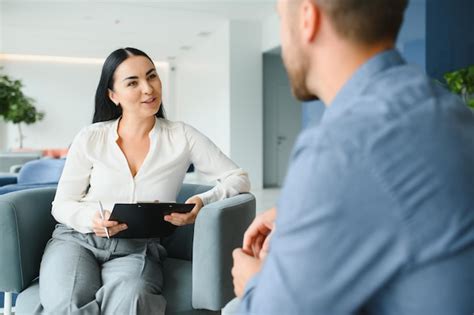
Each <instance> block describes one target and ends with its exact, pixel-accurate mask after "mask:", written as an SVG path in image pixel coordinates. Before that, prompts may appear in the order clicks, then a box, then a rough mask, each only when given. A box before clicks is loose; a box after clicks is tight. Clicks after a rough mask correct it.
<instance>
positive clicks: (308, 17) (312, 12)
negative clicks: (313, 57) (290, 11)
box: [299, 0, 320, 43]
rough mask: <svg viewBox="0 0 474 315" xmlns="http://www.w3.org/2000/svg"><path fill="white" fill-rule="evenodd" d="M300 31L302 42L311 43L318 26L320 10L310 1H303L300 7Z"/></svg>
mask: <svg viewBox="0 0 474 315" xmlns="http://www.w3.org/2000/svg"><path fill="white" fill-rule="evenodd" d="M299 11H300V28H301V29H300V30H301V35H302V37H303V38H302V39H303V41H304V42H306V43H307V42H312V41H313V40H314V38H315V37H316V34H317V33H318V30H319V25H320V9H319V7H318V6H317V4H316V3H314V1H312V0H303V1H302V3H301V6H300V10H299Z"/></svg>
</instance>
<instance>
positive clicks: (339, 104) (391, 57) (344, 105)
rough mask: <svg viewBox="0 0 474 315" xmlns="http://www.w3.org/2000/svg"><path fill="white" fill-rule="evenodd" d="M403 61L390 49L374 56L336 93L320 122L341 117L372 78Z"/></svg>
mask: <svg viewBox="0 0 474 315" xmlns="http://www.w3.org/2000/svg"><path fill="white" fill-rule="evenodd" d="M404 63H405V61H404V60H403V58H402V57H401V55H400V53H399V52H398V51H397V50H394V49H391V50H387V51H384V52H381V53H378V54H376V55H375V56H373V57H372V58H370V59H369V60H368V61H367V62H366V63H364V64H363V65H362V66H361V67H359V69H357V70H356V71H355V72H354V74H353V75H352V76H351V78H350V79H349V80H348V81H347V82H346V83H345V84H344V85H343V87H342V88H341V90H339V92H338V93H337V95H336V97H335V98H334V100H333V102H332V103H331V106H329V107H328V108H326V110H325V112H324V115H323V117H322V119H321V121H322V122H326V121H330V120H332V119H334V118H337V117H338V116H341V115H342V114H343V113H344V112H345V111H346V110H348V109H349V108H350V107H351V105H352V104H354V102H353V101H354V97H355V96H357V95H359V94H360V93H361V91H362V90H363V89H364V88H365V87H366V86H367V85H368V84H369V83H370V82H371V81H372V80H373V76H374V75H375V74H376V73H378V72H380V71H383V70H386V69H388V68H391V67H393V66H397V65H401V64H404Z"/></svg>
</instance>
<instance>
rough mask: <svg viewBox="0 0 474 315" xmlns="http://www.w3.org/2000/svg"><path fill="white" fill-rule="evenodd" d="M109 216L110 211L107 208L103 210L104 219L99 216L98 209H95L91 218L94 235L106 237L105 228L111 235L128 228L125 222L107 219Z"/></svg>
mask: <svg viewBox="0 0 474 315" xmlns="http://www.w3.org/2000/svg"><path fill="white" fill-rule="evenodd" d="M109 218H110V211H108V210H105V211H104V220H102V218H101V217H100V211H97V212H96V213H95V214H94V218H93V219H92V230H93V231H94V233H95V235H97V236H99V237H107V234H106V233H105V229H107V230H108V231H109V236H113V235H115V234H117V233H118V232H121V231H123V230H126V229H127V228H128V227H127V225H126V224H119V223H118V222H117V221H109Z"/></svg>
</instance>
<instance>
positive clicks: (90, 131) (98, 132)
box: [76, 120, 116, 141]
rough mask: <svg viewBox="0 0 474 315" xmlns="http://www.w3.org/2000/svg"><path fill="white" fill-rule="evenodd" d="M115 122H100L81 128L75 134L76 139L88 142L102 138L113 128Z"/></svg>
mask: <svg viewBox="0 0 474 315" xmlns="http://www.w3.org/2000/svg"><path fill="white" fill-rule="evenodd" d="M115 122H116V120H109V121H102V122H97V123H93V124H92V125H88V126H85V127H83V128H82V129H81V130H80V131H79V132H78V134H77V136H76V138H77V139H82V140H83V141H90V140H93V139H96V138H102V137H104V136H105V135H107V134H108V133H109V132H110V130H111V129H112V128H113V126H114V124H115Z"/></svg>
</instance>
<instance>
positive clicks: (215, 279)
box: [192, 193, 255, 310]
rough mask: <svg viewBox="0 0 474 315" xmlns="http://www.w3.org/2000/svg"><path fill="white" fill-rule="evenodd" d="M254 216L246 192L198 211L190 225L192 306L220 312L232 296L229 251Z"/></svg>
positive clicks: (252, 203) (237, 244)
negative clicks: (192, 229)
mask: <svg viewBox="0 0 474 315" xmlns="http://www.w3.org/2000/svg"><path fill="white" fill-rule="evenodd" d="M254 217H255V197H254V196H253V195H252V194H249V193H246V194H241V195H237V196H234V197H232V198H228V199H225V200H221V201H218V202H214V203H212V204H209V205H207V206H205V207H204V208H202V209H201V211H200V213H199V215H198V216H197V219H196V222H195V225H194V243H193V272H192V278H193V279H192V280H193V281H192V287H193V289H192V291H193V292H192V305H193V307H194V308H197V309H200V308H203V309H208V310H220V309H221V308H222V307H224V305H225V304H226V303H227V302H228V301H230V300H231V299H232V298H233V297H234V289H233V285H232V275H231V269H232V251H233V250H234V248H236V247H241V246H242V240H243V235H244V232H245V230H246V229H247V227H248V226H249V225H250V223H251V222H252V220H253V218H254Z"/></svg>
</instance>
